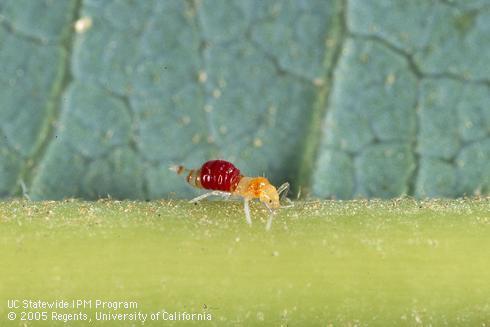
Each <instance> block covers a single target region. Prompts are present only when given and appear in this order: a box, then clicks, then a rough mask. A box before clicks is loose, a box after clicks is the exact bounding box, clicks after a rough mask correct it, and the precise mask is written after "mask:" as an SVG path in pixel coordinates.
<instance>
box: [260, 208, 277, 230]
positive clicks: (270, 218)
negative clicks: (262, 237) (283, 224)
mask: <svg viewBox="0 0 490 327" xmlns="http://www.w3.org/2000/svg"><path fill="white" fill-rule="evenodd" d="M262 203H263V204H264V205H265V207H266V208H267V209H269V212H270V215H269V219H268V220H267V224H266V225H265V230H270V229H271V226H272V219H273V218H274V210H272V209H271V208H270V207H269V206H268V205H267V203H265V202H262Z"/></svg>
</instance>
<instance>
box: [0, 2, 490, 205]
mask: <svg viewBox="0 0 490 327" xmlns="http://www.w3.org/2000/svg"><path fill="white" fill-rule="evenodd" d="M84 24H85V25H84ZM75 27H76V28H75ZM0 63H1V64H0V136H1V142H0V195H1V196H3V197H8V196H19V195H21V194H22V188H21V185H25V187H24V192H27V194H28V195H29V196H30V197H31V198H33V199H60V198H67V197H83V198H89V199H94V198H99V197H106V196H111V197H113V198H136V199H155V198H162V197H164V198H167V197H171V198H173V197H189V196H192V195H193V194H195V193H196V191H195V190H192V189H190V188H189V187H188V185H186V184H185V182H184V181H183V179H182V178H181V177H179V176H175V175H174V174H173V173H172V172H171V171H169V170H168V167H169V165H171V164H184V165H186V166H188V167H191V168H197V167H199V166H200V165H201V164H202V163H203V162H204V161H206V160H208V159H212V158H223V159H227V160H230V161H232V162H234V163H235V164H236V165H237V166H238V167H239V168H240V169H241V170H242V172H243V173H244V174H247V175H252V176H254V175H265V176H266V177H268V178H270V179H271V180H272V181H273V182H274V183H276V184H278V183H281V182H283V181H290V182H291V183H292V184H293V186H294V188H295V190H296V191H297V190H299V189H301V190H303V194H309V195H312V196H317V197H322V198H330V197H334V198H352V197H394V196H400V195H413V196H417V197H427V196H429V197H438V196H448V197H456V196H462V195H473V194H485V193H489V192H490V3H489V2H488V1H485V0H482V1H466V0H458V1H456V0H454V1H451V0H445V1H444V0H438V1H436V0H432V1H427V0H413V1H406V0H374V1H364V0H316V1H315V0H312V1H299V0H298V1H271V0H266V1H260V0H256V1H239V0H233V1H231V0H220V1H217V0H188V1H180V0H179V1H177V0H175V1H158V0H154V1H150V0H145V1H130V0H127V1H115V0H114V1H109V0H100V1H96V0H39V1H30V0H21V1H19V0H1V1H0Z"/></svg>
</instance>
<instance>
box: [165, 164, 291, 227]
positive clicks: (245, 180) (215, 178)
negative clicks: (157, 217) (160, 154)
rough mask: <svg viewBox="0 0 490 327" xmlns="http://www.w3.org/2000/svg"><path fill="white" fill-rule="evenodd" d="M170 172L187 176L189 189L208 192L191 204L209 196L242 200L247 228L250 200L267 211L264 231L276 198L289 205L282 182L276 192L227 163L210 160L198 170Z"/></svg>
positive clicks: (261, 179) (266, 182)
mask: <svg viewBox="0 0 490 327" xmlns="http://www.w3.org/2000/svg"><path fill="white" fill-rule="evenodd" d="M170 169H171V170H173V171H175V172H176V173H177V174H179V175H181V174H187V182H188V183H189V184H191V185H192V186H193V187H196V188H200V189H206V190H211V192H209V193H206V194H203V195H200V196H198V197H196V198H194V199H192V200H191V201H190V202H191V203H196V202H198V201H201V200H202V199H204V198H207V197H208V196H210V195H220V196H223V197H229V196H231V195H234V196H240V197H242V198H243V204H244V210H245V219H246V221H247V223H248V224H249V225H250V224H252V219H251V218H250V208H249V204H248V202H249V201H250V200H253V199H259V200H260V202H262V203H263V204H264V205H265V206H266V207H267V209H268V210H269V212H270V216H269V219H268V221H267V225H266V229H267V230H269V229H270V228H271V225H272V218H273V215H274V210H275V209H278V208H281V204H280V197H281V199H286V200H287V201H289V203H290V204H291V201H290V200H289V199H287V198H286V195H287V193H288V191H289V183H287V182H286V183H284V184H282V185H281V186H280V187H279V188H278V189H276V188H275V187H274V185H272V184H271V183H270V182H269V180H268V179H267V178H265V177H246V176H243V175H242V174H241V173H240V170H239V169H238V168H236V167H235V166H234V165H233V164H232V163H230V162H228V161H224V160H210V161H207V162H205V163H204V164H203V165H202V166H201V168H199V169H186V168H185V167H184V166H172V167H171V168H170ZM281 193H282V196H281Z"/></svg>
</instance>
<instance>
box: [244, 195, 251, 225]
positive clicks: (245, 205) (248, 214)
mask: <svg viewBox="0 0 490 327" xmlns="http://www.w3.org/2000/svg"><path fill="white" fill-rule="evenodd" d="M248 201H249V200H248V199H243V210H244V211H245V219H246V220H247V224H249V225H252V219H251V218H250V207H249V206H248Z"/></svg>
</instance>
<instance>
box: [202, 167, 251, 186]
mask: <svg viewBox="0 0 490 327" xmlns="http://www.w3.org/2000/svg"><path fill="white" fill-rule="evenodd" d="M241 177H242V175H240V170H239V169H238V168H237V167H235V166H234V165H233V164H232V163H230V162H228V161H224V160H210V161H208V162H206V163H204V165H202V167H201V185H202V187H203V188H205V189H208V190H217V191H224V192H233V191H234V190H235V189H236V186H237V184H238V182H239V181H240V178H241Z"/></svg>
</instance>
